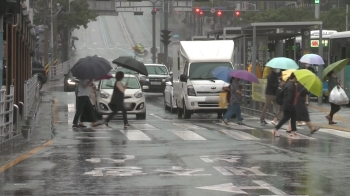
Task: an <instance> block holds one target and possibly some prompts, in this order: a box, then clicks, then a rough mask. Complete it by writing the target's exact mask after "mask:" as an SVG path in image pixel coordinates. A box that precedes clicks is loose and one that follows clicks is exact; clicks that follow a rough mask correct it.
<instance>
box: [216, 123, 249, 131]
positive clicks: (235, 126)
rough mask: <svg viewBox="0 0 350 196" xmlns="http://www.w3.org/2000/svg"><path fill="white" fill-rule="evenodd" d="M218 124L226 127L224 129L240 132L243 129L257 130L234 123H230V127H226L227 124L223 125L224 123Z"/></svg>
mask: <svg viewBox="0 0 350 196" xmlns="http://www.w3.org/2000/svg"><path fill="white" fill-rule="evenodd" d="M216 124H218V125H221V126H224V127H229V128H233V129H238V130H241V129H255V128H251V127H248V126H245V125H238V124H236V123H232V122H229V123H228V125H226V124H225V123H222V122H221V123H216Z"/></svg>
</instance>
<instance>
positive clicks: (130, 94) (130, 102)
mask: <svg viewBox="0 0 350 196" xmlns="http://www.w3.org/2000/svg"><path fill="white" fill-rule="evenodd" d="M115 81H116V80H115V78H111V79H108V80H101V81H100V82H99V84H98V86H97V90H96V113H97V114H98V115H107V114H110V113H111V112H112V111H111V109H110V108H109V106H108V104H109V103H110V101H111V96H112V93H113V88H114V84H115ZM122 83H123V85H125V84H126V83H128V88H127V89H126V90H125V94H124V96H125V100H124V104H125V109H126V110H127V113H128V114H136V118H138V119H146V99H145V96H144V93H143V89H145V88H147V86H146V87H144V88H141V85H140V82H139V80H138V79H137V77H136V76H135V75H132V74H125V75H124V79H123V80H122Z"/></svg>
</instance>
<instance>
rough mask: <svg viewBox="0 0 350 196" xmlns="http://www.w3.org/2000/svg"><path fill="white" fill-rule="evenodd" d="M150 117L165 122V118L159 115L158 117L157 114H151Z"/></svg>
mask: <svg viewBox="0 0 350 196" xmlns="http://www.w3.org/2000/svg"><path fill="white" fill-rule="evenodd" d="M149 115H151V116H153V117H155V118H158V119H160V120H165V119H164V118H162V117H160V116H158V115H156V114H149Z"/></svg>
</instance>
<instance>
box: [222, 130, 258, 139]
mask: <svg viewBox="0 0 350 196" xmlns="http://www.w3.org/2000/svg"><path fill="white" fill-rule="evenodd" d="M220 131H221V132H223V133H225V134H226V135H229V136H231V137H233V138H234V139H236V140H260V139H259V138H257V137H254V136H252V135H250V134H248V133H244V132H242V131H237V130H227V129H223V130H220Z"/></svg>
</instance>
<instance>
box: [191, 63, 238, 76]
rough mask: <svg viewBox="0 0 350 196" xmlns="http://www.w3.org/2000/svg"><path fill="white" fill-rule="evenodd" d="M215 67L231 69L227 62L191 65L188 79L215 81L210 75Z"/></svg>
mask: <svg viewBox="0 0 350 196" xmlns="http://www.w3.org/2000/svg"><path fill="white" fill-rule="evenodd" d="M217 67H229V68H233V67H232V64H231V63H229V62H215V63H210V62H204V63H191V64H190V71H189V78H190V79H194V80H215V79H216V78H215V77H214V76H213V74H212V73H211V72H212V71H213V69H215V68H217Z"/></svg>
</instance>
